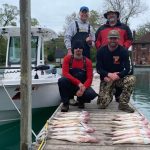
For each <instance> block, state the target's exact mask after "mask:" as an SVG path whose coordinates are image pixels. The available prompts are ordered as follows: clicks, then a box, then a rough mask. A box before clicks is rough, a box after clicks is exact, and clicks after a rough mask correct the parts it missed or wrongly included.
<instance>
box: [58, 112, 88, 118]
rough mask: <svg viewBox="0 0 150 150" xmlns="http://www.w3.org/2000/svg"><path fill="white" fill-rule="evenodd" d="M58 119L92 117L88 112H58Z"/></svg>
mask: <svg viewBox="0 0 150 150" xmlns="http://www.w3.org/2000/svg"><path fill="white" fill-rule="evenodd" d="M57 116H58V117H90V114H89V113H88V112H86V111H84V112H79V113H75V112H58V113H57Z"/></svg>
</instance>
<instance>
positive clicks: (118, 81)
mask: <svg viewBox="0 0 150 150" xmlns="http://www.w3.org/2000/svg"><path fill="white" fill-rule="evenodd" d="M107 38H108V39H107V40H108V44H107V45H106V46H103V47H101V48H100V49H99V50H98V51H97V64H96V69H97V72H98V73H99V74H100V78H101V83H100V94H99V95H100V97H99V98H98V101H97V104H98V105H99V108H102V109H105V108H106V107H107V106H108V105H109V103H110V102H111V101H112V99H113V89H114V88H115V87H119V88H121V90H122V92H121V95H120V100H119V106H118V108H119V109H120V110H122V111H125V112H129V113H133V112H134V109H132V108H131V107H130V106H129V105H128V102H129V100H130V96H131V93H132V91H133V87H134V84H135V76H133V75H129V72H130V59H129V53H128V51H127V50H126V49H125V48H124V47H123V46H121V45H119V38H120V35H119V32H118V30H110V31H109V33H108V37H107Z"/></svg>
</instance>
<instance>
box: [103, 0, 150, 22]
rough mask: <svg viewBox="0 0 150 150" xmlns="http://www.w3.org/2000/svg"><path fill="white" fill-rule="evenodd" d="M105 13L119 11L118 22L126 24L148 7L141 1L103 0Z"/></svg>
mask: <svg viewBox="0 0 150 150" xmlns="http://www.w3.org/2000/svg"><path fill="white" fill-rule="evenodd" d="M104 2H105V3H104V6H105V8H106V10H105V11H108V10H110V9H113V10H115V11H119V13H120V16H121V17H120V20H121V21H122V22H124V23H125V24H128V22H129V19H130V18H132V17H136V16H138V15H139V14H141V13H143V12H145V11H146V10H147V9H148V7H147V6H146V5H145V4H144V3H143V2H142V1H141V0H104Z"/></svg>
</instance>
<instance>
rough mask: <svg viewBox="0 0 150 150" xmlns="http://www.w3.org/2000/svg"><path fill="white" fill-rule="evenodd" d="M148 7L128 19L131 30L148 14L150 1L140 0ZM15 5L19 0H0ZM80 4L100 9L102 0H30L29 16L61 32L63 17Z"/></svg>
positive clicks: (78, 7)
mask: <svg viewBox="0 0 150 150" xmlns="http://www.w3.org/2000/svg"><path fill="white" fill-rule="evenodd" d="M142 1H143V2H144V3H145V4H146V5H147V6H148V7H149V9H148V11H147V13H144V14H141V15H139V16H138V17H136V18H133V19H132V20H131V21H130V28H131V30H135V29H136V28H137V27H138V26H139V25H142V24H144V23H146V22H147V21H148V19H149V14H150V1H148V0H142ZM5 3H7V4H9V5H15V6H17V7H18V9H19V0H0V7H1V5H2V4H5ZM81 6H87V7H89V9H90V10H96V11H101V10H102V8H103V0H31V17H32V18H36V19H37V20H38V21H39V23H40V25H41V26H42V27H48V28H51V29H53V30H54V31H55V32H57V33H58V32H62V31H63V26H64V25H65V18H66V16H68V15H71V14H72V13H73V12H76V13H78V12H79V9H80V7H81Z"/></svg>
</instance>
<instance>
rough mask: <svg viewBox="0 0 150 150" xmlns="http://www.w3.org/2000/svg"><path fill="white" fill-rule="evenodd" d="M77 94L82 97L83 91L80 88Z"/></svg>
mask: <svg viewBox="0 0 150 150" xmlns="http://www.w3.org/2000/svg"><path fill="white" fill-rule="evenodd" d="M76 95H77V96H78V97H80V96H82V95H83V92H82V91H81V90H80V89H79V90H78V91H77V92H76Z"/></svg>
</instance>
